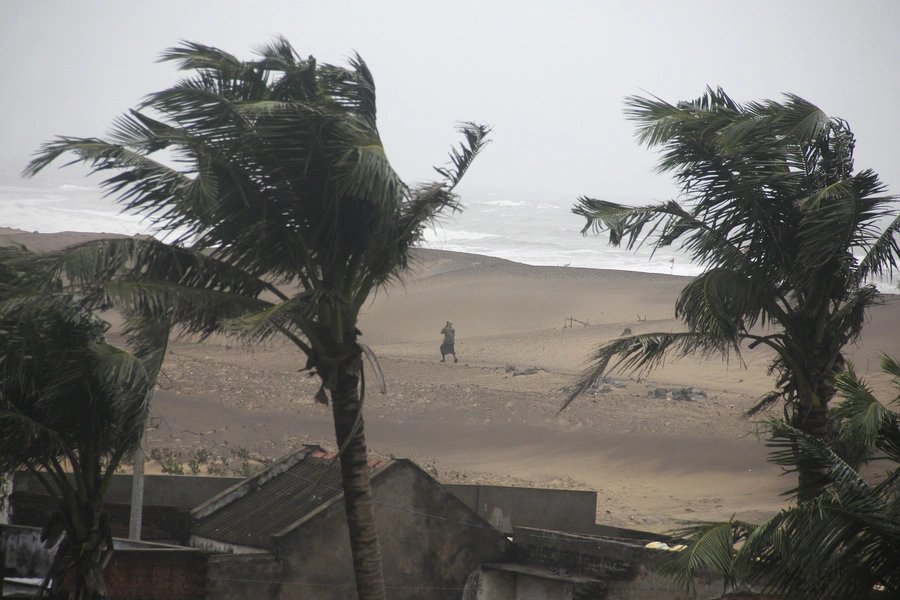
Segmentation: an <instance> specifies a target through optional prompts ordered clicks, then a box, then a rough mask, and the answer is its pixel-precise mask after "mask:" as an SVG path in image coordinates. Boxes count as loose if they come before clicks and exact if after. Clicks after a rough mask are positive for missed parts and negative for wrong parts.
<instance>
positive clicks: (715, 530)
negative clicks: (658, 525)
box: [659, 519, 756, 595]
mask: <svg viewBox="0 0 900 600" xmlns="http://www.w3.org/2000/svg"><path fill="white" fill-rule="evenodd" d="M755 529H756V525H753V524H751V523H745V522H742V521H736V520H734V519H732V520H730V521H728V522H725V523H695V524H692V525H690V526H687V527H683V528H681V529H679V530H677V531H675V532H672V535H673V537H675V539H677V540H678V541H679V542H681V543H682V544H684V545H685V548H683V549H681V550H678V551H675V552H673V553H672V557H671V558H669V559H668V560H666V561H665V562H664V563H662V564H661V565H660V567H659V573H660V575H663V576H667V577H671V578H672V579H673V580H674V581H675V583H676V585H677V586H678V587H679V588H681V589H683V590H685V591H686V592H688V594H692V595H693V594H696V584H695V583H694V581H695V579H696V578H697V577H698V576H699V575H701V574H704V575H705V574H706V573H708V572H710V571H712V572H716V573H719V574H722V575H723V576H724V585H725V589H723V590H722V591H723V593H724V592H725V591H727V590H728V589H729V588H732V587H734V585H735V582H736V573H735V571H734V556H735V553H736V550H735V544H738V543H739V542H741V541H743V540H745V539H746V538H747V536H749V535H750V534H751V533H752V532H753V531H754V530H755Z"/></svg>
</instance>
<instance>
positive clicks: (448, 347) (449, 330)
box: [441, 321, 459, 363]
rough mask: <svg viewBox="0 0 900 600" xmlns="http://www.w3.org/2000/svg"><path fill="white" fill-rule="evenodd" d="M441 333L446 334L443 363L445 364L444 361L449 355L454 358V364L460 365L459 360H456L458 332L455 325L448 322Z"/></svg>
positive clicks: (442, 353) (442, 350)
mask: <svg viewBox="0 0 900 600" xmlns="http://www.w3.org/2000/svg"><path fill="white" fill-rule="evenodd" d="M441 333H443V334H444V343H443V344H441V362H445V360H444V359H445V358H447V355H448V354H449V355H451V356H452V357H453V362H455V363H458V362H459V359H458V358H456V349H455V348H454V345H455V343H456V330H455V329H453V323H451V322H450V321H447V324H446V325H444V328H443V329H441Z"/></svg>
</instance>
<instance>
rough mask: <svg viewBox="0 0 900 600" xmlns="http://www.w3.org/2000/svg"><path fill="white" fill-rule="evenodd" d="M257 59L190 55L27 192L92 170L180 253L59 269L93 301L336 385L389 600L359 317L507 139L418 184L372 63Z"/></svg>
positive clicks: (337, 410)
mask: <svg viewBox="0 0 900 600" xmlns="http://www.w3.org/2000/svg"><path fill="white" fill-rule="evenodd" d="M256 52H257V54H258V58H257V59H255V60H249V61H242V60H239V59H238V58H236V57H235V56H233V55H231V54H229V53H227V52H224V51H222V50H220V49H217V48H213V47H210V46H205V45H202V44H198V43H192V42H184V43H183V44H182V45H180V46H178V47H176V48H171V49H169V50H167V51H166V52H165V53H164V54H163V56H162V60H163V61H165V62H170V63H173V64H175V65H177V67H178V68H179V69H180V70H182V71H184V72H185V77H184V78H183V79H182V80H181V81H179V82H178V83H177V84H176V85H174V86H173V87H171V88H168V89H165V90H163V91H160V92H156V93H153V94H150V95H149V96H147V97H146V99H145V100H144V101H143V102H142V103H141V104H140V106H139V107H138V108H137V109H136V110H133V111H130V112H129V113H127V114H125V115H124V116H122V117H120V118H119V119H117V120H116V122H115V123H114V126H113V131H112V134H111V135H110V136H109V138H108V139H98V138H71V137H60V138H57V139H55V140H53V141H51V142H48V143H47V144H45V145H44V146H43V147H42V148H41V150H40V151H39V152H38V154H37V156H36V157H35V159H34V160H33V161H32V162H31V163H30V165H29V166H28V167H27V169H26V171H25V174H26V175H28V176H31V175H34V174H36V173H38V172H39V171H41V170H42V169H43V168H45V167H46V166H47V165H49V164H50V163H52V162H53V161H55V160H56V159H57V158H59V157H61V156H63V155H68V156H70V157H74V160H75V162H82V163H85V164H87V165H88V166H89V167H90V168H91V169H92V172H94V173H100V174H105V175H107V177H106V178H105V179H104V180H103V183H102V185H103V186H104V188H105V189H106V190H107V191H108V192H109V193H110V194H111V195H112V196H114V197H116V198H117V200H118V201H119V202H120V203H121V205H122V206H123V209H124V210H126V211H128V212H131V213H133V214H138V215H142V216H144V217H146V218H147V219H149V220H150V221H151V222H152V223H153V224H154V225H155V227H156V228H157V229H158V230H159V231H160V232H161V234H164V235H167V236H168V237H167V239H166V242H162V241H158V240H155V239H139V238H134V239H118V240H103V241H100V242H96V243H88V244H84V245H81V246H79V247H75V248H72V249H69V250H67V251H65V252H63V253H59V254H56V255H48V256H47V257H46V262H45V265H46V268H47V270H48V272H55V273H57V274H59V275H64V276H65V280H66V281H67V282H69V285H70V286H72V287H73V288H75V289H79V290H80V291H81V292H82V293H84V294H85V295H87V296H90V297H96V298H102V299H103V300H104V301H108V302H109V303H110V304H111V305H116V306H124V307H141V308H142V309H145V310H146V311H148V312H149V313H153V314H156V315H158V317H159V319H160V320H162V321H165V322H171V323H176V324H177V325H178V326H179V328H180V331H182V332H183V333H185V334H196V335H199V336H201V337H202V336H205V335H209V334H211V333H213V332H218V331H228V332H231V333H234V334H236V335H240V336H243V338H244V339H245V340H247V341H249V342H253V343H258V342H262V341H265V340H267V339H270V338H272V337H275V336H281V337H282V338H286V339H288V340H290V342H292V343H294V344H295V345H296V346H297V347H298V348H300V349H301V350H302V351H303V352H304V353H305V355H306V358H307V361H306V364H305V365H304V366H303V370H306V371H309V372H310V373H311V374H314V375H316V376H318V378H319V380H320V382H321V386H320V388H319V391H318V393H317V394H316V399H317V400H318V401H319V402H322V403H325V404H327V403H329V402H330V405H331V410H332V414H333V418H334V426H335V436H336V439H337V444H338V448H339V460H340V469H341V475H342V483H343V490H344V506H345V509H346V515H347V521H348V525H349V535H350V542H351V550H352V555H353V564H354V571H355V574H356V586H357V592H358V594H359V597H360V598H364V599H371V598H384V597H385V590H384V581H383V575H382V569H381V559H380V551H379V546H378V540H377V535H376V528H375V520H374V507H373V502H372V492H371V487H370V485H369V467H368V465H367V462H368V459H367V452H366V445H365V428H364V421H363V416H362V407H363V402H364V398H365V393H366V385H365V383H366V380H365V372H364V369H363V355H364V354H365V355H366V356H367V358H369V359H370V362H371V364H372V365H373V372H374V373H375V375H376V378H377V380H378V383H379V386H378V387H379V388H381V389H382V390H383V386H384V382H383V378H382V376H381V373H380V369H378V367H377V360H375V357H374V354H372V353H371V351H370V350H369V349H368V348H367V347H366V346H365V345H363V344H362V343H361V341H360V339H359V336H360V331H359V330H358V329H357V321H358V317H359V312H360V310H361V308H362V307H363V305H364V303H365V302H366V300H367V299H368V298H369V296H370V294H372V293H373V292H374V291H375V290H376V289H378V288H379V287H380V286H383V285H385V284H387V283H389V282H391V281H393V280H395V279H396V278H397V277H399V275H400V274H401V272H402V271H403V269H404V268H405V267H406V266H407V264H408V262H409V251H410V249H411V248H412V247H413V245H414V244H415V243H416V242H418V241H419V240H420V239H421V237H422V234H423V231H424V228H425V227H426V226H428V225H429V224H431V223H432V222H433V220H434V219H435V218H436V217H437V216H438V215H439V214H441V213H442V212H445V211H453V210H457V209H458V208H459V200H458V197H457V196H456V194H455V193H454V189H455V187H456V185H457V184H458V183H459V181H460V179H461V178H462V177H463V175H464V174H465V172H466V171H467V169H468V168H469V166H470V165H471V163H472V161H473V160H474V158H475V157H476V156H477V155H478V153H479V152H480V151H481V149H482V148H483V147H484V145H485V144H486V143H487V135H488V132H489V128H487V127H486V126H484V125H479V124H474V123H466V124H463V125H462V126H461V127H460V130H461V132H462V134H463V138H464V141H463V142H462V143H461V144H460V145H459V146H458V147H455V148H454V149H453V150H452V152H451V155H450V158H451V164H450V165H448V166H445V167H438V168H436V171H437V173H438V175H439V180H438V181H436V182H432V183H426V184H420V185H412V186H411V185H407V184H406V183H404V182H403V180H401V178H400V177H399V175H398V174H397V173H396V172H395V171H394V169H393V168H392V167H391V165H390V162H389V161H388V158H387V154H386V153H385V150H384V147H383V145H382V142H381V138H380V135H379V132H378V129H377V126H376V97H375V83H374V79H373V77H372V73H371V72H370V70H369V68H368V66H367V65H366V63H365V62H364V61H363V60H362V58H360V57H359V56H358V55H354V56H353V57H352V58H351V59H350V60H349V65H348V66H346V67H341V66H333V65H328V64H322V63H319V62H318V61H316V60H315V58H313V57H309V58H301V57H300V56H299V55H298V53H297V52H296V51H295V50H294V48H293V47H292V46H291V45H290V44H289V43H288V42H287V41H286V40H285V39H283V38H278V39H276V40H273V41H272V42H270V43H267V44H264V45H262V46H260V47H258V48H256ZM110 173H112V174H110ZM209 470H210V472H212V470H213V465H212V464H210V465H209Z"/></svg>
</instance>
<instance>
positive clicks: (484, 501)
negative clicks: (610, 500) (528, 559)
mask: <svg viewBox="0 0 900 600" xmlns="http://www.w3.org/2000/svg"><path fill="white" fill-rule="evenodd" d="M445 487H446V488H447V489H448V490H450V491H451V492H453V494H454V495H455V496H456V497H458V498H459V499H460V500H462V501H463V502H465V504H466V505H467V506H468V507H469V508H471V509H472V510H474V511H475V512H477V513H478V514H479V515H480V516H481V517H482V518H483V519H484V520H486V521H487V522H489V523H490V524H491V525H493V526H494V527H496V528H497V529H500V530H502V531H505V532H507V533H512V531H513V527H535V528H539V529H555V530H558V531H573V532H577V533H589V532H591V531H592V529H593V528H594V523H595V521H596V516H597V493H596V492H586V491H573V490H551V489H540V488H523V487H507V486H496V485H457V484H451V485H446V486H445Z"/></svg>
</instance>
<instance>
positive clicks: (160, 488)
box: [13, 471, 244, 510]
mask: <svg viewBox="0 0 900 600" xmlns="http://www.w3.org/2000/svg"><path fill="white" fill-rule="evenodd" d="M131 479H132V478H131V475H113V478H112V482H111V483H110V485H109V490H108V491H107V493H106V498H105V501H106V502H109V503H112V504H130V503H131ZM243 480H244V479H243V478H242V477H211V476H208V475H204V476H202V477H199V476H193V475H147V476H145V477H144V504H149V505H154V506H171V507H175V508H180V509H182V510H190V509H192V508H194V507H196V506H199V505H201V504H203V503H204V502H206V501H207V500H209V499H210V498H212V497H213V496H215V495H217V494H219V493H221V492H223V491H225V490H226V489H228V488H230V487H231V486H233V485H235V484H237V483H240V482H241V481H243ZM13 487H14V489H15V490H16V491H21V492H31V493H35V494H46V493H47V492H46V490H45V489H44V486H43V485H41V483H40V481H38V479H37V478H36V477H35V476H34V475H33V474H31V473H29V472H28V471H18V472H17V473H15V474H14V477H13Z"/></svg>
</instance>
